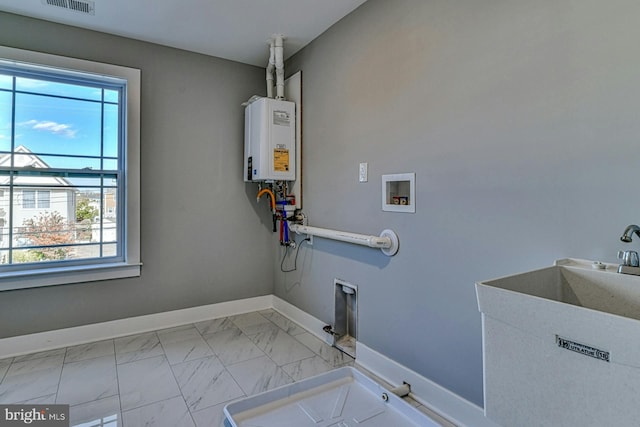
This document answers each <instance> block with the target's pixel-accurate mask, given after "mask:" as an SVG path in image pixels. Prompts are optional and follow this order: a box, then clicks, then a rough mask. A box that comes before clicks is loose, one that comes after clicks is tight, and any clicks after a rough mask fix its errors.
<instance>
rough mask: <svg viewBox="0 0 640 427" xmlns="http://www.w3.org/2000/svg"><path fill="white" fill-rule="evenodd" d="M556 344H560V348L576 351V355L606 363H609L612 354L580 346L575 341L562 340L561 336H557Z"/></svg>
mask: <svg viewBox="0 0 640 427" xmlns="http://www.w3.org/2000/svg"><path fill="white" fill-rule="evenodd" d="M556 342H557V343H558V347H562V348H564V349H567V350H571V351H575V352H576V353H580V354H584V355H585V356H590V357H593V358H594V359H598V360H604V361H605V362H609V356H610V354H609V352H608V351H604V350H600V349H597V348H595V347H591V346H588V345H584V344H580V343H578V342H575V341H570V340H568V339H566V338H562V337H561V336H559V335H556Z"/></svg>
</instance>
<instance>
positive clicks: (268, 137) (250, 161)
mask: <svg viewBox="0 0 640 427" xmlns="http://www.w3.org/2000/svg"><path fill="white" fill-rule="evenodd" d="M295 117H296V104H295V103H293V102H289V101H282V100H278V99H272V98H259V99H257V100H255V101H253V102H251V103H250V104H248V105H247V106H246V108H245V113H244V181H245V182H252V181H295V179H296V122H295Z"/></svg>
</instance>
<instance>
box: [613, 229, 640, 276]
mask: <svg viewBox="0 0 640 427" xmlns="http://www.w3.org/2000/svg"><path fill="white" fill-rule="evenodd" d="M634 234H637V235H638V236H639V237H640V227H638V226H637V225H635V224H631V225H629V226H627V228H625V229H624V233H622V237H620V240H622V241H623V242H625V243H630V242H631V239H632V237H633V235H634ZM618 258H619V259H621V260H622V264H620V265H619V266H618V273H623V274H634V275H636V276H640V258H639V257H638V253H637V252H636V251H618Z"/></svg>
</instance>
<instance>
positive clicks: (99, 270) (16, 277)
mask: <svg viewBox="0 0 640 427" xmlns="http://www.w3.org/2000/svg"><path fill="white" fill-rule="evenodd" d="M141 265H142V264H126V263H124V262H121V263H113V264H99V265H86V266H73V267H52V268H43V269H37V270H29V271H12V272H7V273H0V291H9V290H13V289H27V288H38V287H43V286H56V285H67V284H71V283H83V282H94V281H97V280H110V279H123V278H126V277H138V276H140V268H141Z"/></svg>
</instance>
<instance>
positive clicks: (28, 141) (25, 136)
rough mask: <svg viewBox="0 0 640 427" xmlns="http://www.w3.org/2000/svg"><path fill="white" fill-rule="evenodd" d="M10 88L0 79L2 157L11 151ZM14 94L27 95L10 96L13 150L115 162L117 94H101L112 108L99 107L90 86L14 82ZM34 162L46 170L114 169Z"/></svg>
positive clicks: (82, 162) (78, 161)
mask: <svg viewBox="0 0 640 427" xmlns="http://www.w3.org/2000/svg"><path fill="white" fill-rule="evenodd" d="M12 87H13V83H12V77H11V76H6V75H0V150H2V151H10V150H11V132H12V126H11V122H12V118H13V114H12V92H11V90H12ZM3 89H7V91H5V90H3ZM16 90H17V91H20V90H22V91H28V92H29V93H20V92H17V93H16V103H15V130H14V132H15V142H14V144H15V147H18V146H20V145H22V146H24V147H26V148H28V149H29V150H30V151H32V152H36V153H44V154H57V155H76V156H77V155H81V156H98V157H99V156H101V155H104V156H108V157H117V155H118V116H119V107H118V105H117V102H118V91H116V90H105V94H104V97H105V101H107V102H115V104H112V103H105V104H102V103H101V102H100V100H101V99H102V96H103V95H102V89H100V88H96V87H91V86H81V85H76V84H65V83H57V82H49V81H45V80H34V79H25V78H16ZM69 98H73V99H69ZM103 105H104V111H103V108H102V106H103ZM103 131H104V133H102V132H103ZM101 145H102V146H103V152H101ZM40 157H41V159H42V160H43V161H45V162H46V163H47V164H48V165H49V167H52V168H63V169H83V168H87V167H89V168H92V169H94V170H95V169H100V168H101V167H104V168H105V169H116V168H117V165H116V162H115V161H114V160H108V161H105V164H104V165H103V166H101V165H100V161H99V159H87V158H74V157H55V156H42V155H41V156H40Z"/></svg>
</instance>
